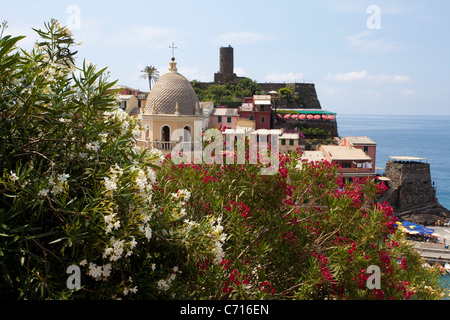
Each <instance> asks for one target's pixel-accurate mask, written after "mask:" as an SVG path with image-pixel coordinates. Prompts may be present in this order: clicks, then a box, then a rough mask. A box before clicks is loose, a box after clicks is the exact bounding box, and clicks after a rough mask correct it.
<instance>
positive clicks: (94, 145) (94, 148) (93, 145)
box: [86, 141, 100, 152]
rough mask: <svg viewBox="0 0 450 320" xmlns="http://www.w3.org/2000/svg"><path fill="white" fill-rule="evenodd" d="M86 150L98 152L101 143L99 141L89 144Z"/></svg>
mask: <svg viewBox="0 0 450 320" xmlns="http://www.w3.org/2000/svg"><path fill="white" fill-rule="evenodd" d="M86 149H88V150H91V151H94V152H97V151H98V150H99V149H100V143H99V142H98V141H94V142H89V143H87V144H86Z"/></svg>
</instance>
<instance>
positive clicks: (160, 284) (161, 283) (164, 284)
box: [157, 279, 169, 291]
mask: <svg viewBox="0 0 450 320" xmlns="http://www.w3.org/2000/svg"><path fill="white" fill-rule="evenodd" d="M157 284H158V289H159V290H163V291H167V290H169V285H168V284H167V282H166V280H164V279H161V280H159V281H158V282H157Z"/></svg>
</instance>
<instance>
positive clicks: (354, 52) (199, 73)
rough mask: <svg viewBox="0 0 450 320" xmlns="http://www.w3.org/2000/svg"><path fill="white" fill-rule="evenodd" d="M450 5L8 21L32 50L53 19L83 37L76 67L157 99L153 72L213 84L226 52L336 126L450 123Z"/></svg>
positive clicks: (193, 5) (93, 7) (283, 5)
mask: <svg viewBox="0 0 450 320" xmlns="http://www.w3.org/2000/svg"><path fill="white" fill-rule="evenodd" d="M448 12H450V1H448V0H433V1H420V0H403V1H399V0H371V1H365V0H339V1H335V0H292V1H287V0H276V1H267V0H258V1H253V0H226V1H224V0H222V1H216V0H205V1H203V0H189V1H186V0H184V1H179V0H171V1H154V0H146V1H140V0H128V1H115V0H109V1H103V0H95V1H92V0H90V1H84V0H83V1H77V0H70V1H65V0H61V1H49V0H40V1H29V0H24V1H20V2H15V1H7V2H4V3H2V5H1V9H0V20H1V21H7V22H8V26H9V27H8V29H7V30H8V32H7V33H9V34H13V35H25V36H27V38H26V39H24V40H22V41H21V42H20V43H19V46H20V47H22V48H24V49H30V48H31V47H32V46H33V43H34V42H35V41H36V39H37V36H36V34H35V32H34V31H33V30H32V28H35V29H43V28H44V22H48V21H50V20H51V19H52V18H55V19H58V20H59V21H60V22H61V23H62V24H63V25H67V26H68V27H69V28H70V29H71V30H72V32H73V35H74V38H75V40H76V41H77V42H81V44H80V45H79V46H77V47H76V49H77V50H78V58H77V64H79V65H81V64H82V61H83V60H84V59H85V60H87V61H89V62H91V63H93V64H95V65H97V66H98V67H99V68H104V67H107V68H108V70H109V72H110V77H111V80H118V83H119V84H122V85H126V86H130V87H133V88H136V89H140V90H143V91H148V89H149V87H148V81H147V80H146V79H142V78H140V76H141V75H142V72H141V70H142V69H143V68H144V67H145V66H148V65H151V66H154V67H156V68H157V69H158V70H159V73H160V75H163V74H165V73H167V72H168V70H167V69H168V66H169V62H170V58H171V57H172V49H170V48H169V46H171V44H172V43H174V44H175V46H176V47H177V49H176V50H175V57H176V61H177V63H178V64H177V67H178V71H179V72H180V73H181V74H183V75H184V76H185V77H186V78H187V79H188V80H198V81H208V82H210V81H213V80H214V73H215V72H218V70H219V50H220V47H221V46H228V45H231V46H232V47H233V48H234V67H235V72H236V73H237V75H238V76H245V77H249V78H251V79H253V80H255V81H257V82H286V83H288V82H294V81H296V82H307V83H314V84H315V88H316V91H317V94H318V98H319V101H320V103H321V105H322V108H323V109H325V110H330V111H333V112H336V113H338V114H397V115H398V114H400V115H404V114H407V115H446V116H449V115H450V94H449V93H450V77H449V75H450V42H449V41H448V33H449V32H450V19H449V18H448Z"/></svg>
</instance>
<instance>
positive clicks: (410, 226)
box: [401, 221, 434, 235]
mask: <svg viewBox="0 0 450 320" xmlns="http://www.w3.org/2000/svg"><path fill="white" fill-rule="evenodd" d="M401 223H402V226H403V227H405V228H407V229H409V230H411V231H417V232H419V234H421V235H431V234H433V233H434V229H430V228H427V227H424V226H419V225H418V224H415V223H413V222H409V221H402V222H401Z"/></svg>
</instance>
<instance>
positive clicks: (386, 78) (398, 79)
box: [325, 70, 411, 83]
mask: <svg viewBox="0 0 450 320" xmlns="http://www.w3.org/2000/svg"><path fill="white" fill-rule="evenodd" d="M325 79H326V80H329V81H334V82H353V81H371V82H376V83H405V82H410V81H411V79H410V78H409V77H408V76H403V75H386V74H368V73H367V71H366V70H362V71H350V72H347V73H336V74H331V73H330V74H328V75H327V76H326V77H325Z"/></svg>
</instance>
